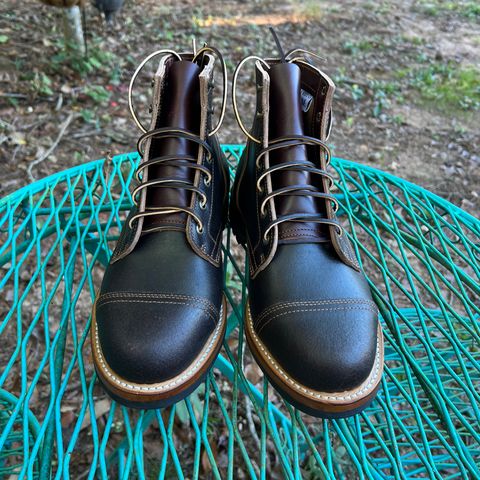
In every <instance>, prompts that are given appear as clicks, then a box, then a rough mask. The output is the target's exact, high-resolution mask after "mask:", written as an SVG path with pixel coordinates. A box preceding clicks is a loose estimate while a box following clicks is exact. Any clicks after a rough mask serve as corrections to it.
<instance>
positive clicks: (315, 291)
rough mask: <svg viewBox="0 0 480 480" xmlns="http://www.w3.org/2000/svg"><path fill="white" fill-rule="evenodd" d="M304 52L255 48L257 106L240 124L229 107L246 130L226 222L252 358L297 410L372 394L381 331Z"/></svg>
mask: <svg viewBox="0 0 480 480" xmlns="http://www.w3.org/2000/svg"><path fill="white" fill-rule="evenodd" d="M304 53H305V52H303V51H300V50H294V51H291V52H289V53H288V54H286V55H284V56H283V53H282V57H283V58H281V59H269V60H262V59H259V58H257V57H255V60H256V78H257V80H256V83H257V109H256V112H255V117H254V120H253V127H252V129H251V131H250V132H248V131H246V130H245V128H244V127H243V124H242V122H241V120H240V118H239V117H238V115H237V120H239V124H240V126H241V127H242V129H243V130H244V132H245V133H246V134H247V136H248V137H249V140H248V143H247V146H246V149H245V151H244V153H243V156H242V158H241V160H240V164H239V167H238V170H237V174H236V178H235V184H234V188H233V192H232V196H231V204H230V221H231V224H232V227H233V231H234V233H235V235H236V237H237V239H238V241H239V242H240V243H241V244H243V245H244V246H245V249H246V251H247V253H248V263H249V272H248V274H249V275H248V277H249V278H248V282H249V283H248V292H249V299H248V302H247V305H246V312H245V334H246V338H247V341H248V344H249V346H250V349H251V351H252V353H253V355H254V357H255V358H256V360H257V362H258V363H259V365H260V366H261V368H262V369H263V371H264V372H265V374H266V375H267V376H268V378H269V379H270V381H271V383H272V384H273V385H274V386H275V387H276V388H277V390H278V391H279V392H280V393H281V395H282V396H283V397H284V398H286V399H287V400H288V401H289V402H290V403H292V404H293V405H295V406H296V407H298V408H299V409H301V410H303V411H305V412H307V413H310V414H312V415H315V416H320V417H327V418H328V417H345V416H348V415H352V414H354V413H356V412H359V411H361V410H362V409H363V408H365V406H366V405H368V404H369V403H370V402H371V401H372V400H373V398H374V397H375V394H376V392H377V389H378V387H379V384H380V379H381V376H382V369H383V340H382V331H381V327H380V323H379V321H378V319H377V308H376V305H375V303H374V302H373V301H372V297H371V294H370V290H369V286H368V283H367V281H366V279H365V277H364V275H363V273H362V272H361V270H360V266H359V264H358V262H357V259H356V257H355V253H354V251H353V249H352V246H351V244H350V242H349V240H348V238H347V235H346V232H345V230H344V228H343V227H342V226H341V225H340V224H339V222H338V220H337V218H336V215H335V212H336V210H337V208H338V201H337V200H336V198H335V197H334V195H332V194H331V193H330V189H331V187H332V184H333V179H332V177H331V173H330V172H328V164H329V161H330V151H329V149H328V146H327V145H326V143H325V142H326V140H327V137H328V134H329V130H330V127H331V122H332V97H333V92H334V88H335V87H334V84H333V82H332V81H331V79H330V78H329V77H328V76H327V75H325V74H324V73H323V72H322V71H320V70H319V69H318V68H317V67H315V66H314V65H313V64H312V63H311V62H309V61H308V60H307V55H305V54H304ZM245 60H246V59H244V60H243V61H242V62H241V63H240V64H239V67H241V66H242V65H243V63H244V62H245ZM239 67H237V71H236V72H235V77H234V108H235V111H236V113H237V112H238V110H237V107H236V101H235V84H236V78H237V76H238V69H239Z"/></svg>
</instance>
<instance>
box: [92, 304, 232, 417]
mask: <svg viewBox="0 0 480 480" xmlns="http://www.w3.org/2000/svg"><path fill="white" fill-rule="evenodd" d="M95 311H96V301H95V304H94V306H93V314H92V327H91V342H92V356H93V364H94V366H95V370H96V372H97V376H98V378H99V380H100V382H101V384H102V386H103V387H104V389H105V390H106V391H107V393H108V394H109V395H110V396H111V397H112V398H113V399H114V400H116V401H118V402H119V403H121V404H122V405H125V406H127V407H133V408H142V409H143V408H164V407H168V406H170V405H172V404H173V403H176V402H179V401H180V400H183V399H184V398H185V397H187V396H188V395H189V394H190V393H191V392H193V391H194V390H195V389H196V388H197V387H198V386H199V385H200V384H201V383H202V382H203V381H204V380H205V377H206V375H207V373H208V371H209V370H210V367H211V366H212V364H213V362H214V361H215V359H216V358H217V355H218V353H219V351H220V348H221V347H222V343H223V339H224V337H225V331H226V325H227V321H226V320H227V302H226V298H225V296H223V299H222V306H221V309H220V319H219V322H218V324H217V326H216V327H215V330H214V331H213V333H212V334H211V335H210V337H209V339H208V341H207V343H206V344H205V346H204V347H203V349H202V350H201V351H200V353H199V354H198V355H197V357H196V358H195V359H194V360H193V362H192V363H191V364H190V365H189V366H188V367H187V368H186V369H185V370H183V371H182V372H180V373H179V374H178V375H176V376H175V377H172V378H170V379H168V380H165V381H164V382H160V383H149V384H142V383H134V382H131V381H129V380H126V379H124V378H122V377H121V376H120V375H118V374H117V373H115V372H114V371H113V370H112V369H111V368H110V366H109V365H108V363H107V361H106V360H105V356H104V355H103V352H102V349H101V346H100V341H99V338H98V329H97V322H96V317H95Z"/></svg>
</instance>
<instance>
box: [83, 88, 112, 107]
mask: <svg viewBox="0 0 480 480" xmlns="http://www.w3.org/2000/svg"><path fill="white" fill-rule="evenodd" d="M85 95H88V96H89V97H90V98H91V99H92V100H93V101H94V102H95V103H105V102H107V101H108V100H109V99H110V96H111V93H110V92H109V91H108V90H106V89H105V87H103V86H102V85H90V86H88V87H86V89H85Z"/></svg>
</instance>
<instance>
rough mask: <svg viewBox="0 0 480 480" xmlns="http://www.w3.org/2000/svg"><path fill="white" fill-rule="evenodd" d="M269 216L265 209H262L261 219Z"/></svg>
mask: <svg viewBox="0 0 480 480" xmlns="http://www.w3.org/2000/svg"><path fill="white" fill-rule="evenodd" d="M266 216H267V212H266V211H265V209H262V208H261V209H260V218H262V219H264V218H265V217H266Z"/></svg>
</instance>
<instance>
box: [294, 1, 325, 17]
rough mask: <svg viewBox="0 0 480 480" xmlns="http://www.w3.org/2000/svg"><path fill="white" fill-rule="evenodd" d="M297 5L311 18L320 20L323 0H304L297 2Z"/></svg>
mask: <svg viewBox="0 0 480 480" xmlns="http://www.w3.org/2000/svg"><path fill="white" fill-rule="evenodd" d="M295 6H296V7H297V9H298V12H299V13H300V14H301V15H303V16H304V17H306V18H308V19H309V20H320V18H322V15H323V8H322V4H321V2H318V1H317V0H304V1H302V2H299V3H296V2H295Z"/></svg>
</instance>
